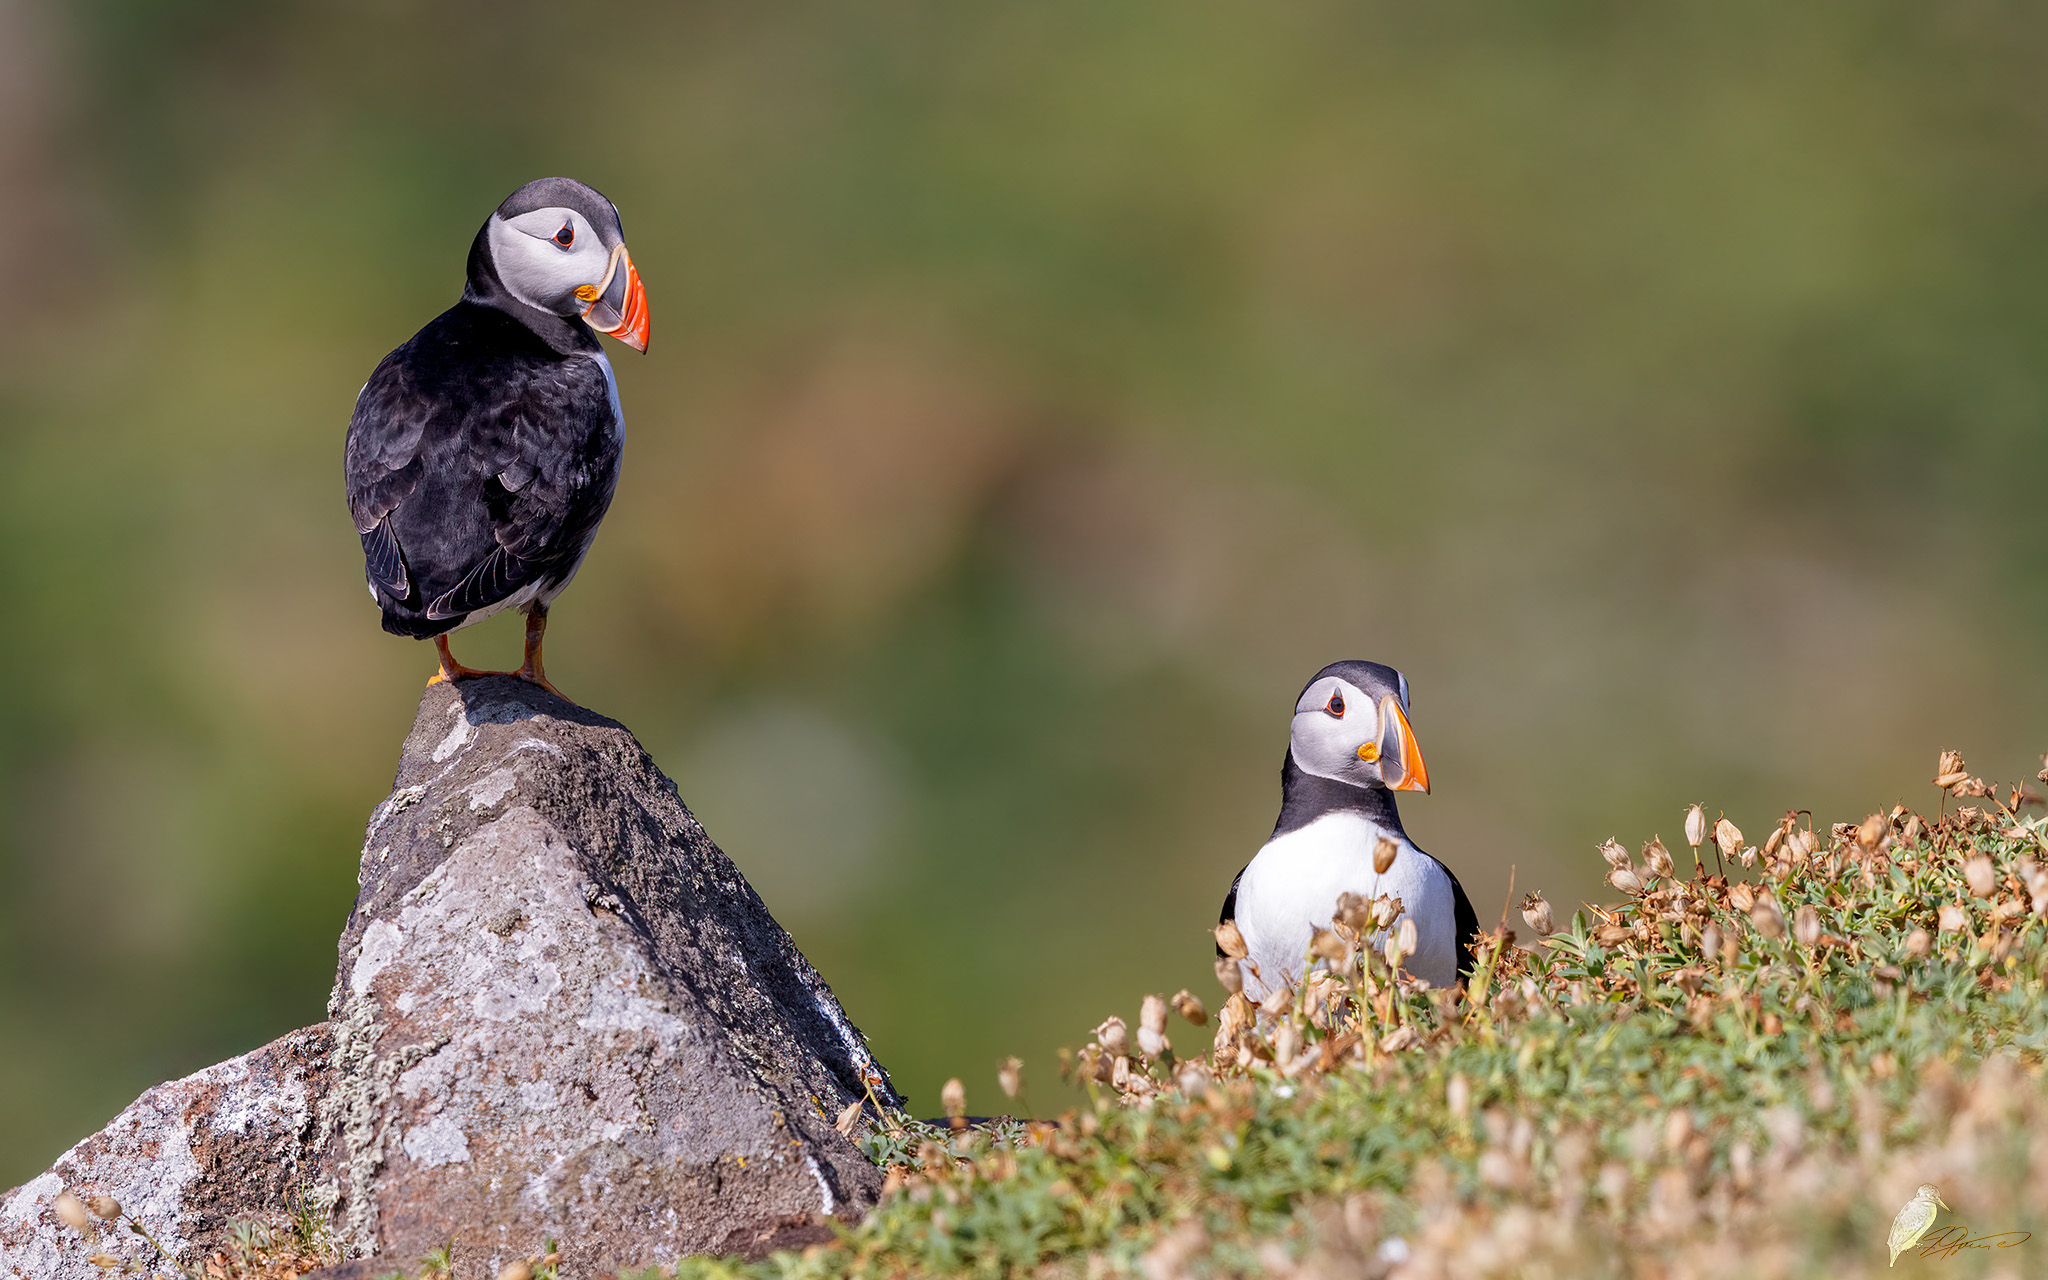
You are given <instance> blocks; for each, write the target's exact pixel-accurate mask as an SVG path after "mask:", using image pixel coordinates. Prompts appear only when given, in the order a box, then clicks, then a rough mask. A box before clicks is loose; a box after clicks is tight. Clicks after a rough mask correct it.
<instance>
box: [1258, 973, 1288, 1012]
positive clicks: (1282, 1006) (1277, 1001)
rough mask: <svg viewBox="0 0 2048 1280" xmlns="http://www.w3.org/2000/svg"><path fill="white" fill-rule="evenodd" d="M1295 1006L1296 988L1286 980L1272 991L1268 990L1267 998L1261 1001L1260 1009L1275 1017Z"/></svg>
mask: <svg viewBox="0 0 2048 1280" xmlns="http://www.w3.org/2000/svg"><path fill="white" fill-rule="evenodd" d="M1293 1007H1294V988H1293V987H1291V986H1289V985H1287V984H1286V983H1284V982H1283V983H1281V984H1280V985H1279V986H1277V987H1274V988H1273V989H1272V990H1271V991H1268V992H1267V993H1266V998H1265V999H1264V1000H1261V1001H1259V1010H1260V1011H1261V1012H1262V1013H1266V1014H1269V1015H1271V1016H1273V1017H1275V1018H1277V1017H1279V1016H1280V1015H1281V1014H1283V1013H1286V1012H1287V1011H1288V1010H1289V1009H1291V1008H1293Z"/></svg>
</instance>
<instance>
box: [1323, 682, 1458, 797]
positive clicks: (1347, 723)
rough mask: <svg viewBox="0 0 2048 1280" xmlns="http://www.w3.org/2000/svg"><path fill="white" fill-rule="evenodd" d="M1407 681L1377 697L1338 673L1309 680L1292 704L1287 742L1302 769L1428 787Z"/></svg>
mask: <svg viewBox="0 0 2048 1280" xmlns="http://www.w3.org/2000/svg"><path fill="white" fill-rule="evenodd" d="M1407 703H1408V681H1407V678H1406V677H1405V676H1404V677H1403V678H1402V680H1401V687H1400V691H1399V692H1398V693H1397V694H1395V693H1390V694H1387V695H1386V696H1385V697H1382V698H1379V699H1374V698H1373V697H1372V696H1371V695H1370V694H1368V693H1366V692H1365V691H1364V690H1362V689H1360V688H1358V686H1356V685H1354V684H1352V683H1351V682H1350V681H1349V680H1345V679H1343V678H1342V677H1340V676H1324V677H1323V678H1322V679H1320V680H1318V681H1316V682H1315V683H1314V684H1312V685H1310V686H1309V687H1308V689H1307V690H1306V691H1305V692H1303V694H1302V695H1301V701H1300V702H1298V703H1296V704H1295V707H1294V729H1293V732H1292V733H1291V734H1290V735H1289V739H1288V746H1289V749H1290V750H1291V751H1292V752H1293V753H1294V763H1295V764H1296V765H1298V766H1300V767H1301V769H1302V771H1303V772H1304V773H1312V774H1315V775H1316V776H1317V777H1320V778H1331V779H1334V780H1335V781H1338V782H1348V783H1350V784H1351V785H1352V786H1355V787H1389V788H1392V789H1393V790H1395V791H1427V790H1429V770H1428V769H1427V768H1425V767H1424V766H1423V763H1422V748H1420V747H1419V746H1417V745H1416V743H1415V731H1414V730H1413V729H1411V728H1409V727H1408V711H1407Z"/></svg>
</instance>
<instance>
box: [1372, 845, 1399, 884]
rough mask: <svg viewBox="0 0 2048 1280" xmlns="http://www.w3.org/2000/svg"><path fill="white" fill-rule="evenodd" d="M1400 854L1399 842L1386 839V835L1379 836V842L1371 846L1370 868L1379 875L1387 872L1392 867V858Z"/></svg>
mask: <svg viewBox="0 0 2048 1280" xmlns="http://www.w3.org/2000/svg"><path fill="white" fill-rule="evenodd" d="M1400 854H1401V846H1400V845H1399V844H1397V843H1395V842H1394V841H1393V840H1390V839H1388V838H1387V837H1386V836H1381V837H1380V839H1379V843H1378V844H1376V845H1374V846H1373V847H1372V869H1373V870H1374V871H1377V872H1379V873H1380V874H1381V875H1385V874H1387V872H1388V871H1389V870H1391V869H1392V868H1393V865H1394V859H1395V858H1397V857H1399V856H1400Z"/></svg>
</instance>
